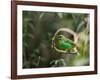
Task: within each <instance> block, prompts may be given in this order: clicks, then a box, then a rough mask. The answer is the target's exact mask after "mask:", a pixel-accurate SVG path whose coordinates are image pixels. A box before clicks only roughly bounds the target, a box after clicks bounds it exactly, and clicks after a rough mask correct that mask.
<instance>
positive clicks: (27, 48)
mask: <svg viewBox="0 0 100 80" xmlns="http://www.w3.org/2000/svg"><path fill="white" fill-rule="evenodd" d="M89 26H90V25H89V14H82V13H61V12H39V11H38V12H36V11H23V68H42V67H67V66H70V67H71V66H88V65H89ZM60 28H69V29H71V30H73V31H74V32H76V33H77V34H78V37H79V39H78V42H77V44H78V45H79V49H78V50H79V54H80V55H77V54H62V53H58V52H57V51H55V50H54V49H53V48H52V47H51V45H52V37H53V36H54V34H55V32H56V31H57V30H58V29H60Z"/></svg>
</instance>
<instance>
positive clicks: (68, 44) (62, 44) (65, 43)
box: [57, 35, 75, 50]
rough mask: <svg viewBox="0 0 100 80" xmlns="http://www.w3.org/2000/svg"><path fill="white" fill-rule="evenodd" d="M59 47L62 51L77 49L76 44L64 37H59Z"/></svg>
mask: <svg viewBox="0 0 100 80" xmlns="http://www.w3.org/2000/svg"><path fill="white" fill-rule="evenodd" d="M57 46H58V48H59V49H61V50H70V49H72V48H73V47H75V43H74V42H73V41H72V40H70V39H68V38H66V37H65V36H63V35H59V36H58V39H57Z"/></svg>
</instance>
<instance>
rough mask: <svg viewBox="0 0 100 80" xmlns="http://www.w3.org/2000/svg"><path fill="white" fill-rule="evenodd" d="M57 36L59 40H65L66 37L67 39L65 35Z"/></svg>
mask: <svg viewBox="0 0 100 80" xmlns="http://www.w3.org/2000/svg"><path fill="white" fill-rule="evenodd" d="M56 38H57V40H64V39H65V36H63V35H58V36H57V37H56Z"/></svg>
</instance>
